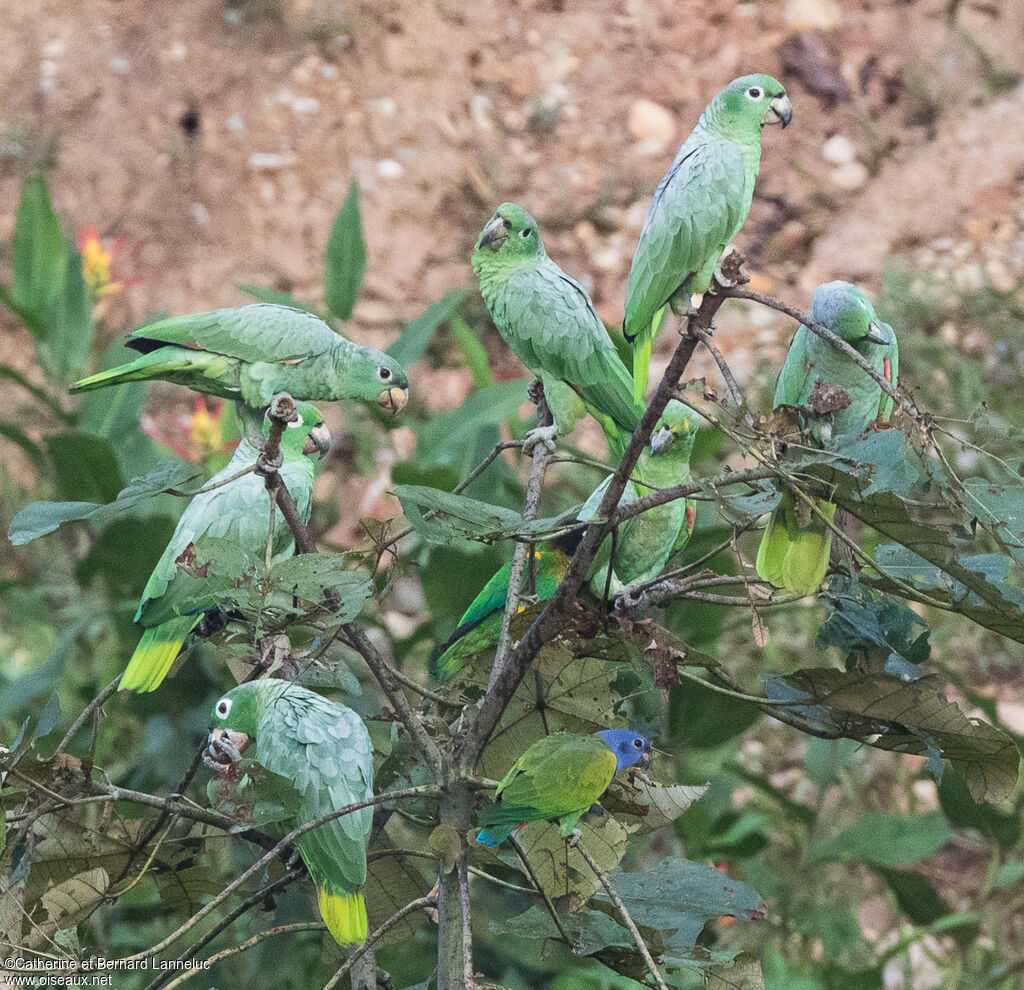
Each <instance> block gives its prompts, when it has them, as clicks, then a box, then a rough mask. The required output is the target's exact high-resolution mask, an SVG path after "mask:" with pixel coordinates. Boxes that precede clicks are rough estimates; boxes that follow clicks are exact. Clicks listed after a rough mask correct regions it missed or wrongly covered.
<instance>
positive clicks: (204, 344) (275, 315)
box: [129, 303, 349, 363]
mask: <svg viewBox="0 0 1024 990" xmlns="http://www.w3.org/2000/svg"><path fill="white" fill-rule="evenodd" d="M131 339H132V340H134V341H159V342H160V343H162V344H178V345H179V346H182V347H185V346H188V345H190V344H194V345H195V346H197V347H199V348H200V349H202V350H204V351H210V352H212V353H214V354H223V355H225V356H226V357H232V358H238V359H239V360H242V361H248V362H256V361H263V362H266V363H276V362H283V361H299V360H303V359H305V358H309V357H315V356H317V355H319V354H323V353H325V352H327V351H329V350H330V349H331V348H332V347H334V346H336V345H337V344H338V343H340V342H342V341H344V342H345V343H349V342H348V341H345V338H344V337H342V336H341V335H340V334H337V333H335V332H334V331H333V330H332V329H331V328H330V327H329V326H328V325H327V324H326V323H324V321H323V320H321V319H320V318H319V317H316V316H314V315H313V314H312V313H307V312H306V311H305V310H301V309H293V308H292V307H290V306H277V305H274V304H272V303H252V304H250V305H248V306H238V307H235V308H233V309H215V310H212V311H210V312H207V313H193V314H191V315H188V316H174V317H171V318H169V319H166V320H159V321H158V322H156V323H150V324H149V325H148V326H144V327H140V328H139V329H138V330H136V331H135V332H134V333H132V334H131ZM129 346H131V345H129Z"/></svg>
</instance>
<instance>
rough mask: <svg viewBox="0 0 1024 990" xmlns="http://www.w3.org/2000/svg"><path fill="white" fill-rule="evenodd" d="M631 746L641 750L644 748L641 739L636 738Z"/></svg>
mask: <svg viewBox="0 0 1024 990" xmlns="http://www.w3.org/2000/svg"><path fill="white" fill-rule="evenodd" d="M633 746H634V747H635V748H636V749H643V748H644V741H643V740H642V739H640V738H639V737H637V738H635V739H634V740H633Z"/></svg>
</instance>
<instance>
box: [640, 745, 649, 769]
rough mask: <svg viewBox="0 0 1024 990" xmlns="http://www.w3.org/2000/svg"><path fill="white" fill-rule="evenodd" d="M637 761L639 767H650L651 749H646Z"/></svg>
mask: <svg viewBox="0 0 1024 990" xmlns="http://www.w3.org/2000/svg"><path fill="white" fill-rule="evenodd" d="M636 763H637V766H639V767H649V766H650V765H651V751H650V750H649V749H645V750H644V752H643V755H642V756H641V757H640V759H639V760H637V761H636Z"/></svg>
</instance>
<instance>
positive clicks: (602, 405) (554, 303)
mask: <svg viewBox="0 0 1024 990" xmlns="http://www.w3.org/2000/svg"><path fill="white" fill-rule="evenodd" d="M502 300H503V303H504V306H503V309H504V320H503V322H504V323H505V324H506V326H505V330H506V332H507V333H509V334H510V335H511V336H513V337H514V338H515V340H514V342H513V347H514V349H515V350H516V351H517V353H519V355H520V357H521V358H522V359H523V361H524V363H525V364H526V365H527V367H529V368H531V369H535V370H536V371H543V372H547V373H548V374H549V375H551V376H553V377H555V378H557V379H559V380H560V381H563V382H565V383H566V384H567V385H569V386H571V387H572V389H573V390H574V391H575V392H576V393H577V395H579V396H580V398H581V399H582V400H583V401H584V403H585V404H586V405H587V406H588V407H590V408H593V409H595V410H597V411H598V412H599V413H603V414H604V415H605V416H608V417H610V418H611V420H612V421H613V422H614V423H615V425H616V427H618V428H619V429H620V430H622V431H624V432H627V433H632V432H633V430H635V429H636V427H637V424H638V423H639V422H640V418H641V416H642V415H643V412H644V407H643V405H642V404H641V403H638V402H635V401H634V400H633V393H632V380H631V378H630V376H629V372H628V371H627V370H626V366H625V365H624V364H623V363H622V360H621V359H620V358H619V355H618V352H617V351H616V350H615V345H614V344H613V343H612V340H611V337H609V336H608V331H607V330H606V329H605V326H604V324H603V323H602V322H601V318H600V317H599V316H598V315H597V313H596V312H595V310H594V306H593V304H592V303H591V301H590V297H589V296H588V295H587V293H586V291H585V290H584V289H583V287H582V286H581V285H580V284H579V283H578V282H576V281H575V280H574V279H572V278H570V277H569V276H568V275H566V274H565V272H563V271H562V270H561V269H560V268H559V267H558V266H557V265H556V264H555V263H554V262H552V261H551V260H550V259H548V258H545V259H543V260H542V262H541V263H540V264H538V265H537V266H536V267H532V266H531V267H524V268H520V269H518V270H516V271H514V272H513V273H512V274H511V275H510V276H509V279H508V284H507V286H506V288H505V291H504V293H503V294H502ZM499 329H502V328H501V327H499Z"/></svg>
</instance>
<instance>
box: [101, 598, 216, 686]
mask: <svg viewBox="0 0 1024 990" xmlns="http://www.w3.org/2000/svg"><path fill="white" fill-rule="evenodd" d="M201 618H202V616H199V615H182V616H179V617H178V618H176V619H168V621H167V622H162V623H161V624H160V625H159V626H153V627H152V628H151V629H147V630H146V631H145V632H144V633H143V634H142V639H140V640H139V645H138V646H136V647H135V652H134V653H133V654H132V658H131V660H129V661H128V666H127V667H126V668H125V671H124V673H123V674H122V675H121V684H120V686H119V688H118V690H120V691H138V692H139V693H140V694H143V693H145V692H146V691H155V690H156V689H157V688H158V687H160V685H161V684H162V683H163V680H164V678H165V677H166V676H167V672H168V671H169V670H170V669H171V664H172V663H174V661H175V660H176V659H177V656H178V654H179V653H180V652H181V646H182V644H183V643H184V642H185V637H186V636H187V635H188V634H189V633H190V632H191V631H192V630H193V629H194V628H195V626H196V625H197V624H198V622H199V620H200V619H201Z"/></svg>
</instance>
